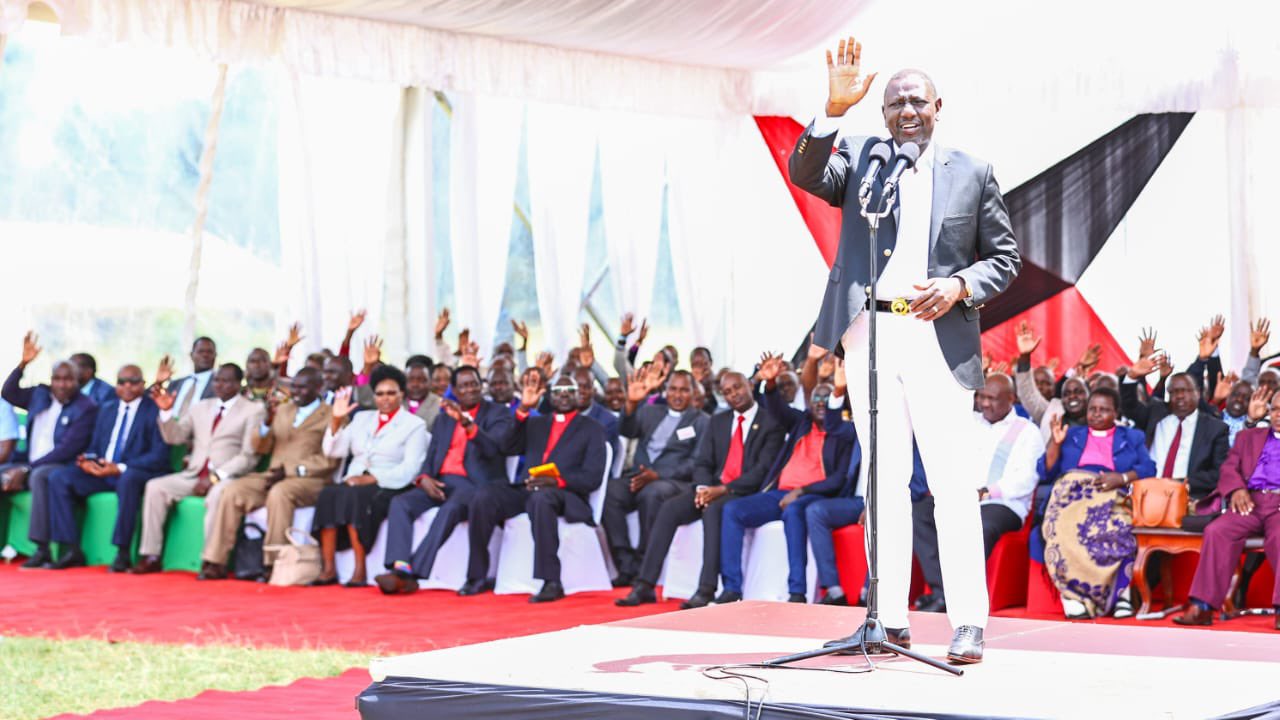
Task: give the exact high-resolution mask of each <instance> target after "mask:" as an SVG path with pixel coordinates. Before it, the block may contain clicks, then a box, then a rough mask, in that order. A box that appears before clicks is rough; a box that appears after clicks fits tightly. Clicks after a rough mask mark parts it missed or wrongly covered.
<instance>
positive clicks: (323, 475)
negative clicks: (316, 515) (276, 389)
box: [199, 367, 335, 580]
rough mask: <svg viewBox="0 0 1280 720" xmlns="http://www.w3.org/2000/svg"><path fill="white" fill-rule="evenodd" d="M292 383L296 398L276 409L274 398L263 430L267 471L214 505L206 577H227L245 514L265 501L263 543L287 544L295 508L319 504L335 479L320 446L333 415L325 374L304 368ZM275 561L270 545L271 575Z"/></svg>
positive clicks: (261, 445)
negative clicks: (325, 395)
mask: <svg viewBox="0 0 1280 720" xmlns="http://www.w3.org/2000/svg"><path fill="white" fill-rule="evenodd" d="M291 387H292V396H293V400H292V402H288V403H285V404H282V405H280V406H279V408H278V409H276V401H275V399H274V398H272V399H271V400H270V405H269V406H268V413H267V422H266V424H265V425H263V426H262V427H261V428H260V429H259V431H258V434H259V438H258V452H259V453H261V454H263V455H267V454H270V455H271V464H270V466H269V467H268V469H267V471H266V472H264V473H251V474H249V475H245V476H244V477H242V478H240V479H239V480H237V481H235V482H233V483H231V484H230V485H229V487H227V489H226V490H225V491H224V492H223V493H222V499H221V500H219V501H218V505H217V507H216V508H210V509H209V510H208V512H210V513H211V515H212V517H213V528H212V530H211V531H210V532H209V533H208V534H206V535H205V541H204V553H203V555H202V559H203V560H204V567H203V568H201V570H200V575H199V577H200V578H201V579H204V580H221V579H223V578H225V577H226V576H227V565H226V563H227V555H228V554H229V553H230V552H231V549H232V547H234V546H235V542H236V533H237V532H238V531H239V529H240V522H241V521H242V520H243V519H244V516H245V513H249V512H253V511H254V510H257V509H258V508H260V507H262V506H263V505H264V504H265V505H266V506H267V534H266V537H265V538H264V539H263V542H262V544H263V546H264V547H270V546H272V545H282V544H284V543H285V542H288V538H287V537H286V535H285V533H287V532H288V530H289V526H290V525H291V524H292V521H293V511H294V510H295V509H296V508H299V507H305V506H307V505H315V504H316V498H317V497H319V496H320V491H321V490H323V489H324V486H325V485H328V484H329V483H331V482H333V477H332V476H333V468H334V465H335V462H334V461H333V460H332V459H330V458H329V457H327V456H326V455H325V454H324V450H323V449H322V448H321V447H320V443H321V441H322V440H323V439H324V429H325V428H326V427H328V426H329V420H330V418H331V417H332V414H331V412H330V409H329V406H328V405H325V404H324V403H322V402H320V389H321V387H322V381H321V378H320V373H319V372H317V371H316V370H315V369H314V368H309V367H308V368H303V369H301V370H299V371H298V374H297V375H294V376H293V380H292V381H291ZM206 502H207V501H206ZM309 530H310V528H308V531H309ZM274 562H275V553H274V551H265V550H264V552H263V565H264V566H265V567H266V573H265V575H264V576H265V577H269V576H270V574H271V566H272V565H273V564H274Z"/></svg>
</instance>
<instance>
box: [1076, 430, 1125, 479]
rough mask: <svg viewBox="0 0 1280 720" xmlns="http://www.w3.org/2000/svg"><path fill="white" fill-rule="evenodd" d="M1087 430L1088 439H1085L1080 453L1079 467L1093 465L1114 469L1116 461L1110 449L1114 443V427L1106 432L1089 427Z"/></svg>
mask: <svg viewBox="0 0 1280 720" xmlns="http://www.w3.org/2000/svg"><path fill="white" fill-rule="evenodd" d="M1088 432H1089V439H1088V440H1086V441H1085V443H1084V452H1083V453H1081V454H1080V467H1088V466H1090V465H1095V466H1100V467H1104V468H1106V469H1108V470H1115V469H1116V461H1115V456H1114V455H1113V454H1112V451H1111V449H1112V446H1113V445H1114V443H1115V439H1116V429H1115V428H1114V427H1112V428H1111V429H1110V430H1107V431H1106V432H1098V431H1097V430H1092V429H1090V430H1089V431H1088Z"/></svg>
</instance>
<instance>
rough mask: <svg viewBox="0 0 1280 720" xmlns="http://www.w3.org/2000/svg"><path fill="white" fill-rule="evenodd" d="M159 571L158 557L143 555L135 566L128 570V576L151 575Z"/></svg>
mask: <svg viewBox="0 0 1280 720" xmlns="http://www.w3.org/2000/svg"><path fill="white" fill-rule="evenodd" d="M161 569H162V568H161V565H160V556H158V555H143V556H142V557H140V558H138V564H137V565H134V566H133V567H131V568H129V574H130V575H150V574H151V573H158V572H160V570H161Z"/></svg>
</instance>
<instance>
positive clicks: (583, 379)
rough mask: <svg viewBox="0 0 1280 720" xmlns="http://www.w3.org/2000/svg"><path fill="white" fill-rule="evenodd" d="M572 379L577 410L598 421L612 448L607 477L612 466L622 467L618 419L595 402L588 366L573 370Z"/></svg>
mask: <svg viewBox="0 0 1280 720" xmlns="http://www.w3.org/2000/svg"><path fill="white" fill-rule="evenodd" d="M573 381H574V382H575V383H576V384H577V385H578V412H580V413H582V414H583V415H586V416H587V417H589V418H591V419H592V420H595V421H596V422H598V423H600V426H601V427H603V428H604V441H605V442H607V443H609V447H611V448H613V467H611V468H610V469H609V470H610V472H609V477H611V478H612V477H613V475H614V474H615V473H614V468H618V469H621V468H622V460H623V458H622V454H623V445H622V436H621V434H620V433H619V432H618V430H619V424H620V421H619V419H618V416H617V415H614V414H613V413H612V412H610V411H609V408H607V407H605V406H604V405H601V404H600V403H598V402H596V377H595V374H594V373H593V372H592V370H591V368H589V367H579V368H577V369H576V370H574V371H573Z"/></svg>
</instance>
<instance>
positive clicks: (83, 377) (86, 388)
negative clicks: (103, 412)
mask: <svg viewBox="0 0 1280 720" xmlns="http://www.w3.org/2000/svg"><path fill="white" fill-rule="evenodd" d="M70 360H71V364H72V365H74V366H75V368H76V382H77V383H79V384H80V392H81V393H83V394H85V395H88V396H89V399H90V400H92V401H94V402H95V403H97V404H98V405H99V406H102V405H105V404H107V403H109V402H111V401H112V400H115V399H116V389H115V388H113V387H111V385H110V384H109V383H105V382H103V381H101V380H99V379H98V377H97V375H98V361H97V360H95V359H94V358H93V356H92V355H90V354H89V353H76V354H75V355H72V356H71V358H70Z"/></svg>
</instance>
